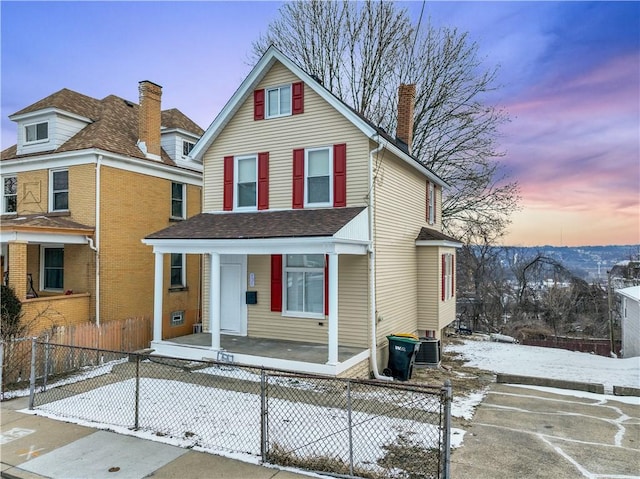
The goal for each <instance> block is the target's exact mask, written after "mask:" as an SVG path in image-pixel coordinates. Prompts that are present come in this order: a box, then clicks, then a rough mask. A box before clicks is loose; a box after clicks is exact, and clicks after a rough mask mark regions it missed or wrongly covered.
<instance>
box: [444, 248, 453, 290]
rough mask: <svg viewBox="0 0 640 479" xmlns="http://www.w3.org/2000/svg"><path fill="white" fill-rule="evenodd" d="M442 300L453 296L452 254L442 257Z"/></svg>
mask: <svg viewBox="0 0 640 479" xmlns="http://www.w3.org/2000/svg"><path fill="white" fill-rule="evenodd" d="M444 263H445V264H444V266H445V271H444V300H445V301H447V300H449V299H451V298H453V296H454V291H453V254H451V253H445V255H444Z"/></svg>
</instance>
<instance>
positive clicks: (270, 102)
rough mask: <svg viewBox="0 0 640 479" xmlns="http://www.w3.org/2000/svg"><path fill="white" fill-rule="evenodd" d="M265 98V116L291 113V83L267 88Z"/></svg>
mask: <svg viewBox="0 0 640 479" xmlns="http://www.w3.org/2000/svg"><path fill="white" fill-rule="evenodd" d="M266 98H267V107H266V113H267V115H266V117H267V118H274V117H277V116H286V115H291V85H284V86H279V87H276V88H268V89H267V90H266Z"/></svg>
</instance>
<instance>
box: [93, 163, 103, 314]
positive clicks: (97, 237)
mask: <svg viewBox="0 0 640 479" xmlns="http://www.w3.org/2000/svg"><path fill="white" fill-rule="evenodd" d="M101 166H102V155H98V161H97V163H96V231H95V234H94V237H95V247H92V248H91V249H92V250H93V251H95V252H96V326H100V190H101V188H100V186H101V185H100V167H101Z"/></svg>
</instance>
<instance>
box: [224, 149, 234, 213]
mask: <svg viewBox="0 0 640 479" xmlns="http://www.w3.org/2000/svg"><path fill="white" fill-rule="evenodd" d="M222 194H223V200H222V204H223V206H222V209H223V210H224V211H231V210H233V156H225V157H224V183H223V189H222Z"/></svg>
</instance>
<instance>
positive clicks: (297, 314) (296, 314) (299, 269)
mask: <svg viewBox="0 0 640 479" xmlns="http://www.w3.org/2000/svg"><path fill="white" fill-rule="evenodd" d="M292 256H307V255H304V254H303V255H292ZM322 256H323V257H324V255H322ZM287 259H288V255H286V254H285V255H283V261H282V270H283V271H282V288H283V292H282V301H283V303H282V315H283V316H290V317H293V318H309V319H324V318H325V314H324V304H325V297H324V294H325V288H324V283H325V281H326V278H325V277H324V272H325V268H324V266H322V267H320V268H310V267H304V266H289V265H288V263H287ZM289 273H322V312H320V313H313V312H305V311H292V310H289V309H288V307H287V306H288V304H289V303H288V301H287V294H288V288H287V284H288V274H289ZM303 298H304V294H303Z"/></svg>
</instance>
